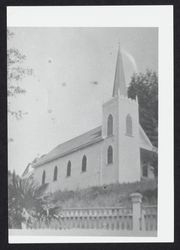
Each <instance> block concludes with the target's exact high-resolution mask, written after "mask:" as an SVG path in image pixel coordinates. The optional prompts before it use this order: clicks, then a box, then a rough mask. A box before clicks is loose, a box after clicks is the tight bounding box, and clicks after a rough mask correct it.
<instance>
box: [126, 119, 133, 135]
mask: <svg viewBox="0 0 180 250" xmlns="http://www.w3.org/2000/svg"><path fill="white" fill-rule="evenodd" d="M126 135H127V136H130V137H132V136H133V121H132V117H131V115H130V114H127V116H126Z"/></svg>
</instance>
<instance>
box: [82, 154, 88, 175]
mask: <svg viewBox="0 0 180 250" xmlns="http://www.w3.org/2000/svg"><path fill="white" fill-rule="evenodd" d="M86 167H87V157H86V156H85V155H84V156H83V158H82V172H86Z"/></svg>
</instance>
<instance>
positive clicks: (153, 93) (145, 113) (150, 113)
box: [128, 70, 158, 176]
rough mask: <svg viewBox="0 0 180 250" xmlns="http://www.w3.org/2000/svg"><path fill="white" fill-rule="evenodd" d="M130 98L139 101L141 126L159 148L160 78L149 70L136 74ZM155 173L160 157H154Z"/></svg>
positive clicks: (129, 92) (132, 80)
mask: <svg viewBox="0 0 180 250" xmlns="http://www.w3.org/2000/svg"><path fill="white" fill-rule="evenodd" d="M128 96H129V97H131V98H133V99H135V98H136V96H138V100H139V119H140V124H141V126H142V127H143V129H144V130H145V132H146V134H147V135H148V137H149V139H150V141H151V142H152V144H153V145H154V146H155V147H158V76H157V73H156V72H153V71H151V70H147V71H146V72H145V73H144V74H143V73H139V74H134V75H133V76H132V78H131V82H130V86H129V89H128ZM152 164H153V166H154V171H155V172H154V173H155V175H156V176H157V174H158V167H157V165H158V156H157V154H156V153H154V155H153V162H152Z"/></svg>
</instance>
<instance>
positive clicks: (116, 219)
mask: <svg viewBox="0 0 180 250" xmlns="http://www.w3.org/2000/svg"><path fill="white" fill-rule="evenodd" d="M131 199H132V205H131V206H130V207H102V208H99V207H98V208H96V207H91V208H90V207H87V208H67V209H62V210H61V211H60V214H59V217H58V219H52V220H51V221H50V223H49V224H48V225H47V224H45V223H44V222H43V221H41V222H38V221H36V222H35V223H34V225H33V228H37V229H40V228H41V229H42V228H47V227H48V228H51V229H61V230H68V229H106V230H124V231H125V230H126V231H133V232H139V231H157V206H156V205H154V206H143V205H142V195H141V194H139V193H134V194H132V195H131Z"/></svg>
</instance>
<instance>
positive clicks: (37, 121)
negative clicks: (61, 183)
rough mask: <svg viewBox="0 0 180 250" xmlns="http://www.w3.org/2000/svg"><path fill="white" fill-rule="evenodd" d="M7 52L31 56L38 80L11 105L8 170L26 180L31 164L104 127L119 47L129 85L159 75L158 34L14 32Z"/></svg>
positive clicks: (26, 81)
mask: <svg viewBox="0 0 180 250" xmlns="http://www.w3.org/2000/svg"><path fill="white" fill-rule="evenodd" d="M9 30H10V31H12V32H13V33H14V36H13V37H12V38H11V39H10V40H8V48H12V47H13V48H17V49H18V50H19V51H20V52H21V53H22V54H25V55H26V60H25V61H24V62H23V64H22V66H23V67H29V68H32V69H33V72H34V73H33V75H32V76H27V77H25V78H23V80H22V81H21V82H20V83H19V84H20V85H21V86H22V87H23V88H24V89H25V90H26V93H25V94H24V95H18V96H17V97H16V98H12V99H11V105H12V107H13V109H21V110H22V111H24V112H27V114H26V115H25V116H24V117H23V118H22V119H21V120H16V119H15V118H14V117H12V116H9V119H8V137H9V138H12V139H13V140H12V141H11V142H9V143H8V169H9V170H11V171H12V170H15V171H16V173H18V174H22V173H23V171H24V169H25V168H26V166H27V164H28V163H30V162H32V161H33V159H34V158H35V157H37V156H41V155H42V154H46V153H48V152H49V151H50V150H52V149H53V148H54V147H55V146H57V145H58V144H61V143H63V142H65V141H67V140H69V139H72V138H73V137H75V136H78V135H80V134H82V133H84V132H87V131H88V130H90V129H93V128H95V127H97V126H99V125H101V122H102V104H103V103H104V102H106V101H108V100H109V99H110V98H111V96H112V90H113V81H114V74H115V65H116V57H117V50H118V44H119V43H120V46H121V51H122V57H123V64H124V71H125V78H126V85H127V86H128V85H129V82H130V79H131V76H132V74H133V73H139V72H142V73H143V72H145V71H146V69H151V70H154V71H156V72H157V71H158V29H157V28H52V27H51V28H37V27H32V28H29V27H18V28H15V27H13V28H9Z"/></svg>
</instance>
